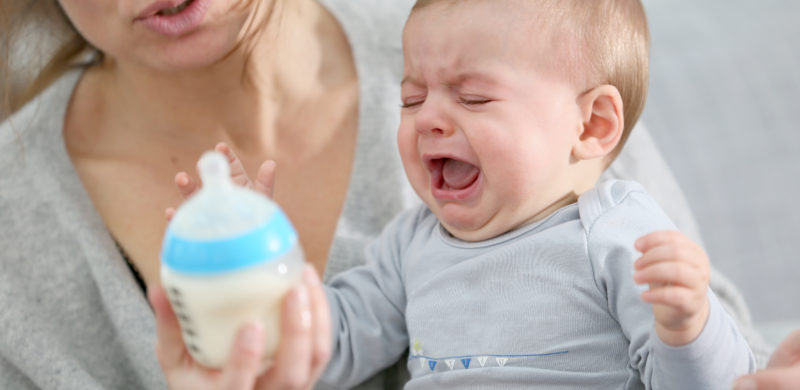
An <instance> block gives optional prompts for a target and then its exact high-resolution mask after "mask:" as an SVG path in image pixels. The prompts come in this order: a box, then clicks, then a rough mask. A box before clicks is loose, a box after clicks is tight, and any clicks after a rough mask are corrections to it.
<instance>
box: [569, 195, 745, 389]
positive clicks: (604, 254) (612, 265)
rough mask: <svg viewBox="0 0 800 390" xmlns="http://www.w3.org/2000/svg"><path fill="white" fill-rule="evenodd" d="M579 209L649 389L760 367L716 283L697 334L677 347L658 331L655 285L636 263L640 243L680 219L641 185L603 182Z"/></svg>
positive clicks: (594, 261)
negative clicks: (650, 295)
mask: <svg viewBox="0 0 800 390" xmlns="http://www.w3.org/2000/svg"><path fill="white" fill-rule="evenodd" d="M579 210H580V212H581V221H582V223H583V225H584V228H585V232H586V240H587V241H586V242H587V246H586V247H587V255H588V257H589V259H590V263H591V265H592V267H593V270H594V273H595V282H596V284H597V287H598V289H599V290H600V292H601V293H602V294H605V296H606V297H607V300H608V309H609V312H610V313H611V315H612V316H614V318H616V319H617V321H618V322H619V324H620V326H621V328H622V331H623V333H624V334H625V336H626V337H627V338H628V340H629V341H630V345H629V349H628V354H629V359H630V364H631V368H632V369H633V370H636V371H638V373H639V377H640V379H641V381H642V382H643V383H644V385H645V388H647V389H667V388H669V389H730V388H731V386H732V384H733V381H734V380H735V379H736V378H737V377H738V376H739V375H743V374H746V373H748V372H752V371H754V370H755V367H756V366H755V359H754V357H753V354H752V352H751V350H750V347H749V346H748V345H747V342H746V341H745V339H744V338H743V336H742V335H741V333H740V332H739V330H738V329H737V327H736V324H735V322H734V321H733V320H732V319H731V317H730V316H728V314H727V313H726V312H725V310H724V309H723V307H722V305H720V303H719V301H718V300H717V298H716V296H715V295H714V293H713V291H711V289H709V290H708V299H709V304H710V312H709V317H708V320H707V322H706V325H705V327H704V328H703V330H702V331H701V333H700V335H699V336H698V337H697V339H695V340H694V341H692V342H691V343H689V344H687V345H684V346H681V347H670V346H668V345H666V344H664V343H663V342H662V341H661V340H660V338H659V337H658V335H657V334H656V332H655V329H654V327H653V325H654V317H653V312H652V307H651V305H650V304H647V303H645V302H643V301H642V300H641V297H640V295H641V293H642V292H643V291H644V290H645V289H646V288H647V287H646V286H638V285H636V284H635V283H634V281H633V262H634V261H635V260H636V259H638V258H639V257H640V256H641V254H640V252H638V251H637V250H636V249H634V247H633V244H634V242H635V241H636V239H638V238H639V237H641V236H644V235H646V234H649V233H652V232H655V231H659V230H674V229H675V226H674V225H673V224H672V222H671V221H670V220H669V219H668V218H667V216H666V215H665V214H664V212H663V211H662V210H661V209H660V208H659V207H658V205H657V204H656V202H655V201H654V200H653V199H652V198H651V197H650V196H649V195H648V194H646V193H645V192H644V190H643V189H642V188H641V187H640V186H639V185H637V184H635V183H631V182H624V181H613V182H610V183H606V184H604V185H601V186H598V187H597V188H595V189H594V190H592V193H590V194H586V196H582V197H581V199H580V200H579Z"/></svg>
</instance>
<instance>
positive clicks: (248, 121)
mask: <svg viewBox="0 0 800 390" xmlns="http://www.w3.org/2000/svg"><path fill="white" fill-rule="evenodd" d="M278 3H279V4H283V9H278V10H277V12H275V15H270V16H269V18H270V19H271V20H267V21H266V22H265V23H264V28H263V30H262V31H260V32H259V33H258V35H257V36H255V37H253V40H252V42H251V43H250V46H249V47H248V45H247V44H243V45H240V47H239V48H238V49H236V50H235V51H234V52H232V53H230V55H228V56H226V57H225V58H224V59H222V60H220V61H218V62H217V63H215V64H213V65H211V66H208V67H204V68H202V69H194V70H189V71H180V72H164V71H156V70H152V69H148V68H144V67H142V66H139V65H137V64H131V63H120V62H115V61H113V60H108V61H106V62H104V63H103V64H101V65H99V66H100V68H98V71H99V72H98V73H99V75H98V76H99V78H100V79H101V80H100V81H101V83H100V85H102V86H103V87H102V88H103V89H104V92H102V93H103V94H105V95H106V96H103V97H104V98H105V100H106V101H107V102H110V103H109V106H108V109H109V113H112V114H113V117H112V118H113V119H112V120H113V121H114V123H115V124H124V126H114V127H115V128H118V129H119V130H121V131H127V132H133V133H134V134H129V136H132V137H137V138H138V137H144V139H147V140H148V141H149V142H154V141H155V142H158V143H160V144H163V145H173V144H174V143H182V144H186V143H196V144H197V147H198V148H200V149H201V150H202V149H204V148H205V149H207V148H210V147H212V146H213V144H215V143H216V142H218V141H227V142H229V143H231V144H232V145H233V146H234V147H235V148H237V149H240V150H241V149H247V148H259V149H260V151H261V152H262V153H266V154H272V153H270V150H269V149H272V148H275V144H276V143H277V141H276V139H278V138H281V139H282V140H285V139H286V138H287V137H290V138H296V139H297V140H298V141H299V140H302V142H314V139H315V138H316V139H319V138H318V137H309V136H308V134H297V133H296V132H292V131H290V129H286V127H285V126H281V121H283V120H286V118H283V117H284V116H287V115H288V116H291V114H292V113H297V112H298V111H300V110H301V109H302V107H304V106H305V105H306V104H307V103H309V102H312V101H314V100H316V99H319V98H320V97H321V96H323V95H324V94H325V92H326V88H328V87H329V86H331V85H335V84H336V82H337V80H335V77H336V76H337V73H336V72H331V70H332V69H336V66H337V65H340V64H337V62H339V61H342V58H336V57H334V58H331V57H330V55H329V54H328V53H332V52H333V53H339V52H342V51H341V50H338V51H337V50H323V46H324V45H328V44H331V42H326V41H325V39H328V37H329V36H330V35H328V34H325V31H324V29H330V28H336V27H335V24H336V22H335V20H333V19H332V18H331V17H330V15H329V14H327V13H326V12H325V11H324V10H323V9H322V8H321V6H320V5H318V4H317V3H316V2H314V1H306V0H303V1H299V0H292V1H285V2H278ZM331 23H333V24H334V26H333V27H332V26H330V24H331ZM344 43H345V44H346V41H345V42H344ZM333 44H336V42H333ZM344 52H345V53H349V49H348V50H345V51H344ZM326 56H327V57H326ZM347 60H349V58H348V59H347ZM323 70H324V72H323ZM331 78H334V80H331ZM108 128H109V129H110V128H111V127H108ZM282 129H283V130H282ZM110 131H113V130H110ZM282 132H283V133H282ZM187 135H191V137H187ZM125 138H127V137H121V138H120V137H116V138H115V139H125ZM284 142H285V141H281V143H282V144H283V143H284ZM183 146H186V145H183ZM306 146H309V147H312V148H313V145H306ZM298 147H299V148H301V149H302V148H304V146H303V145H298Z"/></svg>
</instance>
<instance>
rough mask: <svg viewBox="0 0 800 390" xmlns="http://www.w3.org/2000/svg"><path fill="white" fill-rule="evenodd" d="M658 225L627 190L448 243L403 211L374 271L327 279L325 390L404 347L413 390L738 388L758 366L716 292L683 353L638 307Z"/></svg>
mask: <svg viewBox="0 0 800 390" xmlns="http://www.w3.org/2000/svg"><path fill="white" fill-rule="evenodd" d="M663 229H674V226H673V224H672V222H670V220H669V219H668V218H667V217H666V215H665V214H664V213H663V212H662V211H661V209H660V208H659V207H658V205H657V204H656V203H655V201H654V200H653V199H652V198H651V197H650V196H649V195H648V194H646V193H645V191H644V190H643V189H642V187H641V186H640V185H639V184H637V183H635V182H630V181H608V182H605V183H603V184H601V185H599V186H597V187H596V188H594V189H592V190H590V191H588V192H586V193H585V194H583V195H582V196H581V197H580V198H579V200H578V202H577V203H576V204H572V205H569V206H566V207H564V208H562V209H560V210H558V211H556V212H555V213H553V214H552V215H550V216H549V217H547V218H546V219H544V220H542V221H539V222H536V223H533V224H530V225H527V226H525V227H522V228H520V229H517V230H514V231H511V232H509V233H506V234H503V235H502V236H499V237H495V238H493V239H490V240H488V241H483V242H464V241H461V240H458V239H456V238H454V237H452V236H450V235H449V234H448V233H447V232H446V231H445V230H444V229H443V228H442V226H441V225H440V224H439V222H438V221H437V219H436V217H435V216H434V215H433V214H432V213H431V212H430V211H429V210H428V209H427V208H424V207H420V208H417V209H414V210H410V211H408V212H405V213H403V214H401V215H399V216H398V217H397V218H395V219H394V221H392V222H391V223H390V224H389V225H387V227H386V229H385V230H384V232H383V233H382V235H381V236H380V238H379V239H378V240H377V241H376V242H374V243H373V244H372V245H371V246H369V247H368V249H367V259H368V260H367V265H365V266H362V267H358V268H354V269H353V270H351V271H348V272H344V273H342V274H340V275H339V276H337V277H336V278H334V279H333V280H332V281H331V285H330V288H329V290H328V297H329V299H330V302H331V305H332V316H333V317H332V319H333V327H334V353H333V356H332V358H331V363H330V366H329V367H328V369H327V370H326V372H325V374H324V376H323V378H322V382H323V384H326V385H331V386H333V387H345V388H346V387H350V386H352V385H355V384H357V383H359V382H361V381H362V380H364V379H365V378H368V377H369V376H370V375H372V374H373V373H375V372H377V371H378V370H380V369H381V368H383V367H386V366H388V365H390V364H392V363H393V362H395V361H396V360H397V359H398V358H399V357H401V356H402V354H403V352H404V351H405V350H406V348H410V355H409V359H408V369H409V371H410V373H411V376H412V379H411V381H410V382H408V384H407V385H406V389H431V388H452V389H468V388H474V389H486V388H492V389H532V388H535V389H586V388H598V389H642V388H645V389H664V388H670V389H730V388H731V387H730V386H731V384H732V382H733V380H734V379H735V378H736V377H737V376H738V375H741V374H744V373H747V372H751V371H753V370H755V367H756V365H755V360H754V358H753V355H752V353H751V351H750V348H749V347H748V345H747V343H746V341H745V340H744V338H743V337H742V335H741V334H740V333H739V331H738V330H737V327H736V325H735V323H734V321H733V320H732V319H731V318H730V317H729V316H728V314H726V313H725V311H724V309H723V308H722V306H721V305H720V303H719V301H718V300H717V298H716V297H715V295H714V293H713V292H711V290H709V292H708V297H709V300H710V302H711V312H710V316H709V319H708V322H707V324H706V326H705V329H704V330H703V332H702V333H701V334H700V336H699V337H698V338H697V339H696V340H695V341H694V342H692V343H691V344H689V345H686V346H683V347H678V348H675V347H670V346H667V345H665V344H663V343H662V342H661V341H660V339H659V338H658V336H657V335H656V334H655V331H654V330H653V314H652V310H651V306H650V305H649V304H646V303H644V302H642V301H641V299H640V293H641V291H642V289H643V287H641V286H637V285H635V283H634V282H633V279H632V270H633V266H632V263H633V262H634V261H635V260H636V259H637V258H638V257H639V256H640V253H639V252H637V251H636V250H635V249H634V248H633V243H634V241H635V240H636V239H637V238H639V237H641V236H642V235H645V234H647V233H650V232H654V231H657V230H663Z"/></svg>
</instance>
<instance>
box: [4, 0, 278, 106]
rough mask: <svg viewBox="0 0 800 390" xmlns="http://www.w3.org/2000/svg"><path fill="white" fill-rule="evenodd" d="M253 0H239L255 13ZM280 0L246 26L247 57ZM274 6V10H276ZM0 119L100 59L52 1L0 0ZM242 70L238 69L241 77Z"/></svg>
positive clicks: (54, 1)
mask: <svg viewBox="0 0 800 390" xmlns="http://www.w3.org/2000/svg"><path fill="white" fill-rule="evenodd" d="M261 3H262V2H261V1H259V0H245V1H243V2H242V3H241V9H247V8H251V7H252V9H253V10H254V11H253V13H254V14H257V13H258V7H259V6H260V5H261ZM279 3H280V1H278V0H276V1H274V2H273V3H272V5H271V7H270V8H269V9H266V10H264V11H265V13H264V15H266V16H265V18H263V20H260V21H258V20H255V19H251V20H250V23H249V24H248V25H247V26H246V30H247V31H248V32H247V33H246V34H245V37H246V38H245V39H244V40H242V41H241V42H239V44H238V45H237V48H238V47H244V50H246V52H247V57H248V58H249V56H250V54H251V53H252V49H253V46H252V43H253V42H255V37H256V35H257V34H258V32H259V31H261V30H262V28H261V27H263V26H264V25H266V24H267V23H268V22H269V21H270V20H272V18H273V17H275V18H276V19H277V22H278V23H280V20H281V18H280V9H281V8H282V7H280V4H279ZM276 11H277V12H276ZM0 53H1V54H2V57H0V58H2V59H1V60H0V120H2V119H3V117H4V116H10V115H11V114H12V113H14V112H15V111H16V110H18V109H20V108H21V107H22V106H24V105H25V103H27V102H29V101H30V100H31V99H33V98H34V97H35V96H36V95H38V94H39V93H40V92H42V91H43V90H44V89H46V88H47V87H48V86H49V85H50V84H52V83H53V82H54V81H55V80H57V79H58V78H59V77H61V76H62V75H63V74H64V72H66V71H68V70H69V69H71V68H73V67H76V66H87V65H91V64H93V63H97V62H100V61H102V59H103V53H102V52H100V51H98V50H96V49H95V48H93V47H92V45H91V44H90V43H89V42H88V41H86V39H84V38H83V37H82V36H81V35H80V33H78V31H77V30H76V29H75V27H74V26H73V25H72V23H71V22H70V20H69V19H68V18H67V15H66V14H65V13H64V11H63V9H62V8H61V6H60V4H59V2H58V1H56V0H2V2H0ZM245 74H246V69H245V70H243V76H242V77H243V78H245Z"/></svg>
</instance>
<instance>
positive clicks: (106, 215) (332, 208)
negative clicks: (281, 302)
mask: <svg viewBox="0 0 800 390" xmlns="http://www.w3.org/2000/svg"><path fill="white" fill-rule="evenodd" d="M2 7H5V9H4V10H3V14H5V15H6V16H7V17H8V19H7V20H6V24H5V25H4V26H8V27H11V29H10V31H6V32H3V33H2V34H4V36H5V37H8V38H10V40H9V42H10V46H8V47H9V48H10V49H11V50H12V52H14V53H16V51H14V50H15V49H16V48H17V46H15V45H17V44H18V43H19V42H20V39H23V38H25V37H23V36H22V35H21V33H23V32H25V31H29V29H28V30H26V29H25V28H27V27H29V26H30V25H31V23H30V21H31V20H34V21H41V20H47V22H45V23H43V24H42V25H43V26H44V27H52V26H59V24H58V22H59V21H60V22H61V23H64V24H66V26H67V27H68V28H67V31H68V32H67V33H66V34H68V36H70V37H71V38H74V39H67V40H65V41H66V42H67V43H66V44H65V46H64V48H65V49H64V50H62V51H60V52H59V53H57V55H56V56H55V57H54V60H53V61H52V62H51V63H50V65H49V66H47V67H46V68H45V70H44V71H43V73H42V75H40V77H39V79H37V80H36V81H35V82H34V86H33V88H32V89H31V91H32V92H31V93H30V95H34V94H35V95H37V97H36V99H34V100H32V101H30V102H28V103H27V104H26V105H24V106H23V107H22V108H19V109H16V107H19V106H21V105H22V103H23V102H25V101H26V99H25V98H24V97H22V98H16V97H14V98H12V99H10V100H9V101H10V102H11V103H12V104H14V105H15V106H16V107H14V108H12V110H13V111H15V113H14V115H13V116H12V117H11V118H10V120H9V121H8V122H6V123H5V124H3V126H2V128H0V164H2V165H3V166H5V167H7V169H6V172H7V173H6V174H4V175H2V176H1V177H0V188H2V192H1V193H0V210H2V215H3V222H4V226H3V228H2V229H3V234H2V235H0V248H2V250H3V252H4V253H3V256H2V266H3V272H2V273H0V291H2V294H0V305H2V307H3V308H4V310H3V312H2V314H0V326H2V328H3V329H4V331H3V332H2V333H1V334H0V354H1V355H0V378H1V379H0V387H3V388H5V387H9V388H20V389H25V388H44V387H54V386H56V385H57V386H58V387H62V388H80V389H92V388H147V389H150V388H163V387H164V385H165V377H166V381H167V382H168V383H169V385H170V386H171V387H173V388H179V387H180V388H185V387H182V386H187V387H192V386H193V385H196V384H197V383H199V382H202V383H205V384H208V385H209V386H212V387H213V386H215V385H217V384H219V385H226V384H231V383H232V382H225V381H227V380H229V379H230V380H232V381H234V382H235V385H236V386H239V387H241V388H247V387H249V386H251V385H252V384H253V383H254V381H255V380H256V378H255V377H254V374H253V370H252V369H248V368H247V367H248V366H247V364H244V365H243V366H237V365H236V362H231V363H230V365H229V366H228V367H229V369H227V370H226V371H224V372H223V373H222V374H219V373H210V372H207V371H203V370H201V369H199V368H198V367H196V366H193V365H191V364H188V365H187V364H183V363H185V360H181V356H183V355H181V353H182V352H181V351H182V344H181V342H180V340H179V338H178V337H177V333H176V332H174V330H175V328H174V327H170V326H172V325H174V321H173V319H171V317H170V311H169V308H168V305H166V304H165V301H164V300H163V295H161V294H160V293H159V290H158V289H157V288H153V289H151V290H152V291H153V292H152V293H151V298H152V301H153V304H154V306H155V309H156V310H155V311H156V314H157V317H158V323H159V358H160V359H161V361H162V362H161V363H162V367H159V365H158V363H157V362H156V359H154V354H153V350H152V345H153V342H154V340H155V334H156V329H155V327H154V324H153V313H152V311H151V309H150V307H149V306H148V302H147V300H146V298H145V294H144V293H143V289H144V288H145V287H146V286H158V285H159V279H158V278H159V276H158V275H159V274H158V267H159V263H158V252H159V247H160V242H161V237H162V235H163V232H164V228H165V225H166V224H165V218H164V214H163V210H164V209H165V208H167V207H169V206H173V205H176V204H179V203H180V201H181V198H180V194H179V192H178V191H176V190H175V187H174V183H173V174H174V173H175V172H177V171H186V172H194V170H193V165H194V163H195V161H196V160H197V158H198V157H199V156H200V154H201V153H202V152H203V151H205V150H207V149H210V148H211V147H213V146H214V145H215V144H216V143H217V142H219V141H224V142H226V143H227V144H228V145H230V147H231V148H232V149H233V150H234V151H235V153H236V154H237V155H238V156H239V157H240V159H241V161H242V164H243V167H244V170H245V171H246V172H249V173H250V174H251V176H253V175H255V174H256V172H258V168H259V167H258V164H259V163H260V162H261V161H264V160H268V159H271V160H275V161H276V162H277V166H278V169H277V175H276V176H275V191H274V198H275V200H276V201H277V202H278V203H279V204H280V205H281V206H282V207H283V208H284V209H285V211H286V213H287V214H288V215H289V217H290V218H291V220H292V221H293V222H294V224H295V226H296V227H297V229H298V232H299V234H300V241H301V244H302V245H303V247H304V249H305V251H306V254H307V257H308V261H309V263H311V264H312V265H313V266H314V268H316V270H317V271H318V272H320V273H322V274H323V275H324V278H325V279H327V278H329V277H330V276H331V275H333V274H335V273H337V272H339V271H341V270H344V269H347V268H349V267H351V266H353V265H356V264H359V263H360V262H362V261H363V257H362V254H361V249H362V248H363V247H364V245H365V244H366V243H367V242H369V241H370V239H371V238H372V237H374V236H376V235H377V234H378V232H379V231H380V229H381V228H382V226H383V225H384V224H385V223H386V222H387V221H388V220H389V219H390V218H391V217H392V216H393V215H394V214H395V213H396V212H398V211H400V210H402V209H404V208H407V207H410V206H412V205H413V204H415V203H416V202H417V200H416V199H415V196H414V195H413V192H412V191H410V189H409V187H408V185H407V184H406V181H405V178H404V176H403V173H402V170H401V166H400V163H399V159H398V158H397V152H396V147H395V130H396V128H397V126H396V125H397V121H398V118H399V117H398V111H397V110H398V104H399V77H400V74H401V68H400V67H401V64H402V59H401V57H400V56H401V52H400V31H401V28H402V23H403V21H404V19H405V16H406V15H407V12H408V9H410V7H411V1H408V0H404V1H392V2H385V1H383V0H359V1H345V0H320V1H319V2H317V1H313V0H261V1H258V0H256V1H244V2H241V1H236V0H187V1H184V2H181V1H179V0H164V1H157V0H118V1H107V0H61V1H60V2H59V3H58V4H54V3H53V2H35V1H22V0H4V1H3V6H2ZM61 9H63V13H62V12H61ZM46 17H49V18H47V19H46ZM8 22H13V24H11V23H8ZM72 26H74V29H73V27H72ZM78 31H79V32H80V34H78V33H77V32H78ZM25 39H30V38H29V36H28V37H27V38H25ZM87 41H88V43H87ZM27 43H28V42H26V44H27ZM91 48H96V51H91V50H90V52H89V54H88V57H87V55H85V53H86V52H85V51H84V50H85V49H91ZM87 59H88V62H86V61H85V60H87ZM80 60H84V63H85V64H84V65H81V66H78V67H70V66H69V64H70V63H74V62H75V61H80ZM4 69H10V70H11V76H10V78H9V79H16V77H15V76H16V74H17V73H18V71H17V70H16V69H14V67H13V64H11V66H9V65H8V64H4ZM51 81H52V83H51ZM44 87H47V88H44ZM633 134H634V136H633V137H632V139H631V140H630V141H629V147H628V149H627V150H628V151H627V154H625V153H623V155H622V156H620V157H619V159H618V161H619V163H618V164H617V165H616V166H615V168H613V169H612V170H611V174H612V175H615V174H616V175H619V174H623V175H628V174H630V176H628V177H631V178H633V179H637V180H639V181H640V182H642V183H644V184H645V186H648V187H649V188H648V189H649V190H650V192H651V193H654V194H655V195H656V196H658V195H661V198H662V199H658V200H659V201H662V204H664V205H666V208H667V210H668V211H670V205H672V208H671V209H672V211H673V214H674V215H673V217H675V219H676V221H677V222H678V224H679V227H680V228H682V229H683V230H684V231H686V232H689V233H691V232H692V231H693V230H692V229H693V226H692V225H691V223H692V221H691V217H690V215H689V213H688V211H687V208H686V206H685V204H684V203H683V202H682V200H681V199H682V198H680V191H679V190H677V186H676V184H675V183H674V180H673V179H672V178H671V176H670V175H669V171H668V169H667V168H666V167H665V166H664V163H663V161H661V160H660V159H659V157H658V153H657V151H656V150H655V148H654V146H653V145H652V143H651V142H650V141H649V138H648V136H647V134H646V133H645V132H642V131H637V132H634V133H633ZM637 134H638V135H637ZM619 164H623V165H619ZM654 178H657V179H654ZM195 179H196V178H195ZM674 195H677V198H676V197H674ZM676 199H677V200H676ZM126 258H127V260H128V264H126V260H125V259H126ZM136 275H140V278H139V282H140V283H139V284H138V285H137V283H136V278H135V276H136ZM724 287H725V286H724V285H723V286H722V287H721V288H718V287H717V286H715V290H716V291H717V293H718V294H719V295H720V296H721V297H722V298H723V299H726V298H730V297H731V296H733V297H734V298H735V297H736V295H735V291H733V293H734V295H730V294H729V293H726V292H725V291H720V290H721V289H723V290H724ZM728 291H731V290H728ZM319 295H320V291H319V287H318V286H316V285H315V284H314V280H313V277H309V278H307V283H306V284H305V285H304V287H302V288H299V289H298V290H296V291H295V292H293V293H292V295H291V297H293V298H290V300H289V301H290V302H294V303H296V305H287V306H288V309H289V310H287V311H285V314H286V315H287V318H289V320H296V321H301V320H302V317H303V315H302V312H303V311H305V310H314V308H315V307H318V305H316V304H315V302H316V301H315V300H316V299H318V297H319ZM304 297H305V298H304ZM728 304H729V306H728V308H729V309H732V311H733V313H734V314H738V313H745V314H746V308H744V307H743V306H741V302H739V301H736V300H735V299H734V300H729V301H728ZM739 318H740V319H741V318H742V317H739ZM170 324H171V325H170ZM748 326H749V324H748V323H746V322H744V323H742V324H741V327H742V328H743V329H742V330H743V332H744V333H745V334H747V328H748ZM318 328H324V327H323V326H320V325H319V324H316V325H314V324H309V326H308V327H306V329H307V330H308V331H307V332H306V333H304V334H299V335H285V336H286V337H285V338H284V340H283V344H282V346H281V352H280V353H279V355H280V356H279V357H278V361H293V360H292V359H291V357H298V360H296V361H295V363H296V364H297V365H299V366H297V365H291V366H281V365H279V364H278V365H276V366H277V367H273V370H272V371H269V372H268V373H267V374H266V375H265V376H263V377H261V378H259V379H258V380H259V383H258V385H259V386H262V385H263V386H264V388H266V387H269V386H274V387H275V388H284V387H285V388H303V387H305V386H306V385H307V384H308V383H309V382H310V380H311V379H313V377H314V374H315V373H317V372H318V371H319V370H320V369H321V368H320V364H319V361H318V359H317V360H315V359H313V356H314V355H315V354H317V353H318V352H319V351H320V347H319V345H320V342H318V341H319V338H314V336H313V335H312V333H313V332H314V330H315V329H318ZM253 330H254V329H253V328H252V327H250V328H249V332H248V328H246V329H245V331H243V333H242V334H241V335H240V336H242V338H243V339H245V340H246V339H247V338H248V337H247V336H248V335H250V336H252V334H253ZM256 333H257V332H256ZM315 340H316V341H315ZM255 341H257V340H255ZM751 341H752V340H751ZM322 344H324V343H322ZM240 351H243V352H245V355H246V356H247V352H248V351H247V350H246V348H242V349H240ZM249 352H250V355H256V353H255V352H257V351H249ZM287 356H288V357H287ZM282 357H283V358H282ZM170 358H172V359H171V360H170ZM165 359H167V360H169V361H167V362H166V363H165ZM281 359H283V360H281ZM239 363H241V362H239ZM230 367H233V368H230ZM236 367H239V368H241V369H242V370H243V371H242V370H240V371H237V370H236ZM242 367H244V368H242ZM298 367H300V368H298ZM162 368H163V371H165V373H166V375H162V373H161V371H162ZM396 368H397V371H399V372H404V364H403V363H402V362H401V363H399V364H398V365H397V366H396ZM231 372H232V373H231ZM187 378H188V379H187ZM231 378H232V379H231ZM401 383H402V377H397V376H396V375H382V376H380V377H377V378H374V379H373V380H371V381H370V382H368V383H366V384H365V385H364V387H365V388H375V389H377V388H393V387H397V386H398V385H399V384H401Z"/></svg>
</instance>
